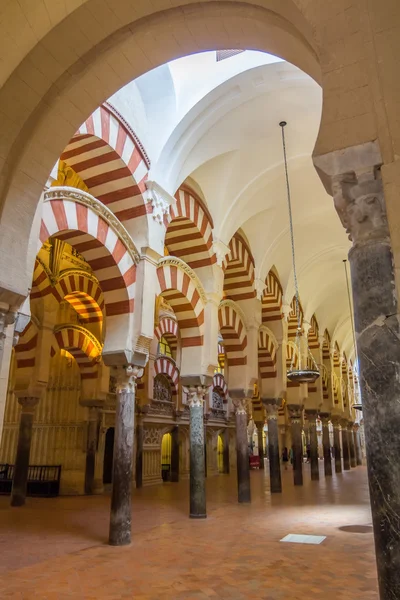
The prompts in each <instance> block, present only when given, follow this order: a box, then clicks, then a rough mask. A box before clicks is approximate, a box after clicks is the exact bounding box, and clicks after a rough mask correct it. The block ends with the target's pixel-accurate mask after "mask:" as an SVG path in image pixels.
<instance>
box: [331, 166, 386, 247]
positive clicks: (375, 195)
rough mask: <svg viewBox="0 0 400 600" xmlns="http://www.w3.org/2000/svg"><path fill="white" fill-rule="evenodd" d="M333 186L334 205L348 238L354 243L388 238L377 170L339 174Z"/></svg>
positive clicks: (383, 202) (384, 208)
mask: <svg viewBox="0 0 400 600" xmlns="http://www.w3.org/2000/svg"><path fill="white" fill-rule="evenodd" d="M332 189H333V200H334V203H335V208H336V211H337V213H338V215H339V218H340V220H341V222H342V225H343V227H344V228H345V229H346V233H347V234H348V236H349V240H351V241H352V242H353V243H354V244H357V243H360V242H368V241H370V240H387V239H389V227H388V222H387V216H386V206H385V198H384V195H383V184H382V179H381V176H380V171H378V170H375V169H371V170H370V171H368V172H366V173H365V172H363V173H360V174H357V173H346V174H343V175H338V176H336V177H335V178H334V182H333V186H332Z"/></svg>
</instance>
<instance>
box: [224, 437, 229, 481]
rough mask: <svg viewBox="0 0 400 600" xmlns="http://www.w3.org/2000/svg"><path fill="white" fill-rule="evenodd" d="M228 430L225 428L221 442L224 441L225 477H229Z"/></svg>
mask: <svg viewBox="0 0 400 600" xmlns="http://www.w3.org/2000/svg"><path fill="white" fill-rule="evenodd" d="M229 437H230V435H229V429H228V428H226V429H225V431H224V437H223V441H224V456H223V458H224V473H226V474H227V475H229V473H230V461H229Z"/></svg>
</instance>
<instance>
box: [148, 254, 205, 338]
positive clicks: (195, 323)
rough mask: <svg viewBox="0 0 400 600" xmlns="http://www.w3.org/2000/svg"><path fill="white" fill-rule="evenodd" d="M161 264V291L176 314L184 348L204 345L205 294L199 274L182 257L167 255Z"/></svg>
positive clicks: (159, 271) (159, 276)
mask: <svg viewBox="0 0 400 600" xmlns="http://www.w3.org/2000/svg"><path fill="white" fill-rule="evenodd" d="M158 265H159V266H158V268H157V277H158V282H159V285H160V293H161V294H162V295H163V296H164V298H165V299H166V301H167V302H168V303H169V305H170V306H171V308H172V309H173V311H174V313H175V315H176V318H177V321H178V325H179V331H180V334H181V345H182V348H185V347H190V346H202V345H203V328H204V306H205V303H206V296H205V293H204V290H203V288H202V286H201V283H200V281H199V279H198V277H197V276H196V274H195V273H194V271H192V269H190V267H188V265H186V263H184V262H183V261H181V260H180V259H179V258H175V257H169V256H167V257H164V258H161V259H160V260H159V263H158Z"/></svg>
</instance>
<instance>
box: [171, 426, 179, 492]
mask: <svg viewBox="0 0 400 600" xmlns="http://www.w3.org/2000/svg"><path fill="white" fill-rule="evenodd" d="M171 438H172V439H171V442H172V444H171V481H172V482H174V483H177V482H178V481H179V425H175V427H174V428H173V430H172V431H171Z"/></svg>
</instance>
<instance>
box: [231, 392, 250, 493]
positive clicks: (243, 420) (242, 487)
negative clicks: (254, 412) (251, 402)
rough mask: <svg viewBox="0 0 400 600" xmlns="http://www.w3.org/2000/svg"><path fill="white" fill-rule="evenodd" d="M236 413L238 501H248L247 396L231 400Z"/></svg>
mask: <svg viewBox="0 0 400 600" xmlns="http://www.w3.org/2000/svg"><path fill="white" fill-rule="evenodd" d="M233 403H234V406H235V413H236V456H237V483H238V501H239V502H250V501H251V494H250V464H249V445H248V440H247V410H246V407H247V398H236V399H234V400H233Z"/></svg>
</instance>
